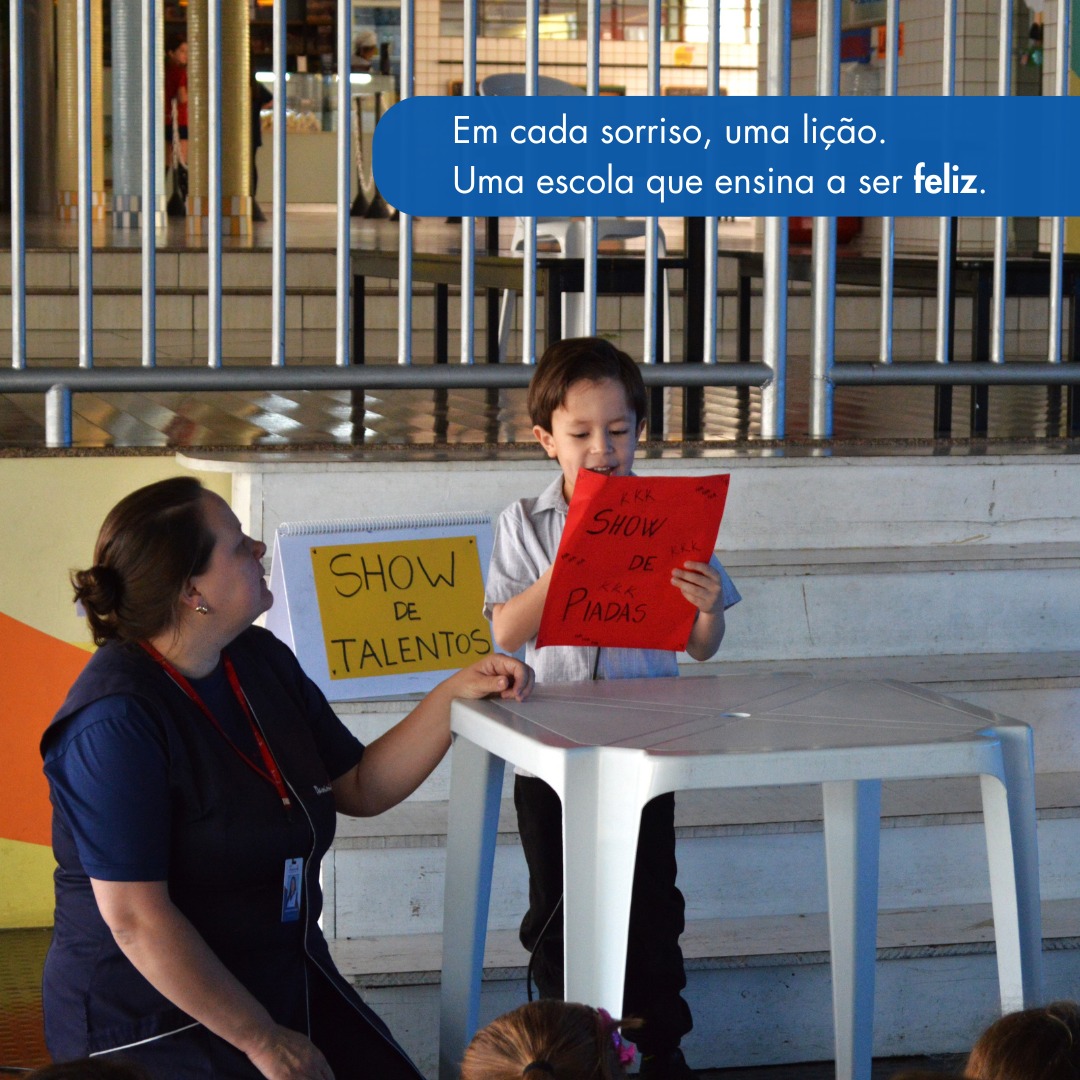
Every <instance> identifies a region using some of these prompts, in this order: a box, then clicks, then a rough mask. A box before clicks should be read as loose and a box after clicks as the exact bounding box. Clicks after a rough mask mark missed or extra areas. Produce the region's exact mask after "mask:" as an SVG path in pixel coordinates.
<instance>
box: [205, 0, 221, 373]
mask: <svg viewBox="0 0 1080 1080" xmlns="http://www.w3.org/2000/svg"><path fill="white" fill-rule="evenodd" d="M206 54H207V60H208V63H207V65H206V76H207V78H206V98H207V106H208V108H207V113H208V120H209V122H208V124H207V129H208V130H207V134H208V136H209V138H208V141H207V163H206V172H207V201H208V202H209V205H208V206H207V208H206V229H207V237H206V251H207V259H208V261H207V268H206V286H207V288H206V291H207V330H208V335H207V337H208V340H207V349H206V355H207V361H206V362H207V364H208V365H209V366H210V367H212V368H219V367H221V225H222V222H221V0H209V3H208V4H207V5H206Z"/></svg>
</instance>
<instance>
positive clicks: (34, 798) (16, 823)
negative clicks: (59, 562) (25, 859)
mask: <svg viewBox="0 0 1080 1080" xmlns="http://www.w3.org/2000/svg"><path fill="white" fill-rule="evenodd" d="M0 656H2V657H3V658H4V668H3V674H2V675H0V716H2V717H5V718H6V722H5V723H3V724H0V761H4V762H6V763H7V764H6V765H5V767H4V798H3V799H0V838H3V839H5V840H19V841H24V842H26V843H28V844H49V843H50V842H51V840H50V835H49V821H50V814H51V811H50V808H49V790H48V786H47V784H46V783H45V777H44V775H43V774H42V772H41V757H40V755H39V754H38V748H37V743H38V739H39V738H40V737H41V732H42V731H44V730H45V725H46V724H47V723H48V722H49V720H50V719H51V717H52V715H53V713H55V712H56V710H57V709H58V708H59V707H60V705H61V703H62V702H63V700H64V695H65V694H66V693H67V688H68V687H69V686H70V685H71V684H72V683H73V682H74V681H75V678H76V677H77V676H78V674H79V672H80V671H82V669H83V666H84V665H85V664H86V662H87V660H89V659H90V654H89V653H88V652H86V651H85V650H84V649H79V648H76V647H75V646H74V645H69V644H67V643H66V642H63V641H58V640H57V639H56V638H54V637H50V636H49V635H48V634H43V633H42V632H41V631H40V630H35V629H34V628H33V627H32V626H27V625H26V623H21V622H19V621H18V620H17V619H12V618H10V617H9V616H7V615H5V614H3V612H0Z"/></svg>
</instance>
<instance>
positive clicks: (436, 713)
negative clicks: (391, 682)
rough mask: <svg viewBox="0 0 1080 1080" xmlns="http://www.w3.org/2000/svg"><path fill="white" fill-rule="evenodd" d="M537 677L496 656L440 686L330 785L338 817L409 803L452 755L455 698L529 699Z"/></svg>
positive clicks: (365, 814)
mask: <svg viewBox="0 0 1080 1080" xmlns="http://www.w3.org/2000/svg"><path fill="white" fill-rule="evenodd" d="M532 685H533V671H532V668H531V667H529V665H528V664H523V663H522V662H521V661H520V660H515V659H514V658H513V657H512V656H503V655H502V654H501V653H493V654H492V655H491V656H485V657H484V658H483V659H482V660H478V661H477V662H476V663H475V664H473V665H472V666H471V667H467V668H462V670H461V671H458V672H456V673H455V674H454V675H451V676H450V678H448V679H446V680H444V681H443V682H441V683H439V685H438V686H436V687H435V689H434V690H432V691H431V692H430V693H428V694H427V695H426V696H425V697H424V699H423V700H422V701H420V702H418V703H417V705H416V708H415V709H413V711H412V712H411V713H409V715H408V716H406V717H405V719H404V720H401V721H400V722H399V723H397V724H395V725H394V726H393V727H392V728H391V729H390V730H389V731H387V732H384V733H383V734H382V735H380V736H379V737H378V738H377V739H376V740H375V741H374V742H372V743H369V744H368V746H367V748H366V749H365V750H364V756H363V757H362V758H361V759H360V762H359V764H358V765H357V766H356V767H355V768H353V769H351V770H350V771H349V772H347V773H345V774H344V775H343V776H338V777H336V778H335V779H334V780H333V781H331V783H332V786H333V789H334V806H335V807H336V808H337V810H338V813H341V814H351V815H352V816H353V817H371V816H372V815H374V814H381V813H382V812H383V811H384V810H389V809H390V807H391V806H396V805H397V804H398V803H399V802H401V800H402V799H406V798H408V797H409V796H410V795H411V794H412V793H413V792H414V791H415V790H416V789H417V788H418V787H419V786H420V784H422V783H423V782H424V780H425V779H426V778H427V777H428V776H429V775H430V773H431V770H432V769H434V768H435V766H436V765H438V764H439V762H440V761H441V760H442V757H443V755H444V754H445V753H446V751H447V750H449V749H450V704H451V702H452V701H453V700H454V698H468V699H470V700H474V701H475V700H476V699H477V698H483V697H493V696H495V695H498V696H499V697H501V698H514V699H515V700H517V701H521V700H523V699H524V698H526V697H528V695H529V692H530V691H531V690H532Z"/></svg>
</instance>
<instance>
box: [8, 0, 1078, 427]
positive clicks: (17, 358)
mask: <svg viewBox="0 0 1080 1080" xmlns="http://www.w3.org/2000/svg"><path fill="white" fill-rule="evenodd" d="M158 2H159V0H143V3H142V5H141V12H142V26H141V33H142V43H143V45H142V47H143V55H144V57H146V56H151V55H153V54H154V50H153V49H152V48H151V42H155V41H156V40H157V39H158V36H159V35H158V34H157V33H156V26H157V8H156V4H157V3H158ZM988 2H991V0H988ZM88 4H89V0H78V10H79V15H80V17H79V27H80V30H79V32H80V35H81V37H80V41H81V42H82V45H83V47H82V48H80V50H79V64H78V80H79V87H80V95H81V103H82V104H81V108H80V111H79V161H78V175H79V200H80V217H79V232H78V266H79V275H78V283H79V350H78V363H77V365H73V366H70V367H50V368H43V367H36V366H35V367H29V366H28V365H27V363H26V337H25V334H26V321H25V309H26V276H25V260H26V241H25V203H24V185H23V176H24V157H25V154H24V150H23V147H24V142H23V100H22V98H23V82H22V80H23V64H22V60H23V48H22V20H23V5H22V0H13V4H12V22H11V48H12V56H13V59H12V67H11V108H12V126H11V130H12V133H13V136H12V178H11V179H12V182H11V191H12V228H11V235H12V252H11V260H12V272H11V305H12V358H13V359H12V366H11V369H10V370H8V371H0V393H44V394H45V395H46V403H47V408H46V428H47V430H46V439H47V442H48V444H49V445H53V446H65V445H70V443H71V437H72V431H71V424H72V404H71V398H72V395H73V394H75V393H81V392H88V391H93V392H115V391H132V390H147V389H157V390H177V391H208V390H262V389H267V390H270V389H275V388H276V389H302V390H315V389H331V388H333V389H341V388H345V389H351V390H365V389H366V390H376V389H378V390H389V389H421V388H422V389H437V388H443V389H447V388H464V387H476V388H485V389H492V388H512V387H521V386H524V385H526V384H527V383H528V380H529V376H530V374H531V371H530V367H531V364H532V363H533V362H534V361H535V357H536V340H537V318H536V288H537V241H536V222H535V219H526V225H525V242H524V254H523V263H524V265H523V277H524V287H523V305H522V306H523V322H522V339H523V347H522V354H523V362H522V363H521V364H505V363H504V364H476V363H474V336H475V326H474V321H473V316H472V305H471V304H467V303H463V304H462V317H461V338H460V342H461V348H460V361H461V362H460V363H459V364H457V365H436V366H429V365H426V364H425V365H413V363H412V359H413V358H412V303H411V301H412V296H413V254H414V243H413V223H412V219H411V218H410V216H409V215H408V214H406V213H402V214H401V215H400V219H399V225H398V228H399V230H400V242H399V263H398V285H399V287H398V363H397V364H396V365H391V366H357V365H352V364H350V330H351V327H350V290H351V288H352V285H353V281H352V270H351V261H350V260H351V236H350V217H349V211H350V196H351V190H350V189H351V176H350V169H351V160H352V158H351V153H350V150H351V137H352V132H351V122H352V109H351V89H350V84H349V80H348V79H346V78H340V79H338V102H337V132H338V139H337V147H338V169H337V230H336V243H337V273H336V293H337V309H336V332H335V363H334V364H333V365H323V366H313V365H311V364H310V363H306V364H305V365H304V366H302V367H301V366H298V365H296V364H290V363H289V361H288V357H287V356H286V347H285V289H286V271H287V265H288V260H287V254H286V243H285V220H284V210H285V205H286V202H287V199H288V184H287V177H286V172H285V129H286V123H285V102H286V94H285V83H284V71H285V0H274V13H273V35H274V37H273V59H274V103H273V116H274V125H273V131H274V135H273V144H272V155H273V173H274V181H273V183H274V188H273V191H274V195H273V219H272V237H273V240H272V269H273V277H272V312H273V316H272V318H273V326H272V339H271V340H272V347H271V357H270V363H269V365H266V366H257V367H256V366H239V365H235V364H228V365H225V364H223V362H222V348H221V334H222V327H221V300H222V278H221V263H222V244H221V229H222V209H221V207H222V204H221V198H220V195H221V190H222V187H221V185H222V161H221V127H222V124H221V109H222V103H221V86H220V77H221V70H222V69H221V63H222V57H221V52H222V50H221V41H220V33H221V27H220V5H219V4H217V3H211V4H210V6H209V19H208V35H207V37H208V45H209V63H208V71H209V95H208V105H209V108H208V112H209V131H210V136H209V151H210V152H209V173H208V180H209V183H208V188H209V195H210V198H209V245H208V247H209V251H208V263H209V267H208V274H207V279H208V301H209V320H208V321H209V342H208V356H209V361H208V365H207V367H206V369H204V370H197V369H191V368H176V367H168V368H165V367H157V366H156V363H155V358H156V353H157V344H156V327H155V322H154V299H155V292H156V284H155V276H154V275H155V252H156V232H155V212H154V211H153V210H152V209H151V210H150V212H145V211H146V210H147V208H153V207H155V206H156V204H157V200H158V199H159V198H160V195H159V192H157V191H156V190H155V177H156V175H157V173H158V169H157V166H156V153H155V150H156V148H157V147H159V146H160V145H161V135H162V132H161V126H160V125H161V118H160V116H159V109H158V108H157V104H158V102H157V93H156V90H155V77H154V64H153V63H148V64H144V71H143V74H142V109H141V123H142V131H141V135H142V138H141V149H142V155H143V177H144V180H143V187H142V192H143V195H142V198H143V209H144V213H143V214H142V222H141V229H142V234H141V239H142V271H143V272H142V290H143V297H142V299H143V307H142V311H143V326H142V334H143V348H142V363H141V366H140V367H139V368H135V369H130V368H128V369H121V368H113V367H95V365H94V357H93V331H92V327H93V297H94V283H93V266H92V247H91V231H90V215H89V214H88V213H84V212H82V211H83V210H85V208H87V207H88V206H89V203H90V186H91V185H90V180H91V175H90V174H91V147H90V125H91V122H92V121H91V117H92V113H91V110H90V108H89V102H90V95H91V87H90V73H89V67H90V63H89V28H88V27H87V24H86V12H87V7H88ZM762 5H763V14H764V16H765V35H766V36H765V48H764V55H765V63H766V70H765V77H764V89H765V92H766V93H768V94H771V95H786V94H789V93H790V87H791V50H790V38H791V6H792V5H791V0H762ZM475 6H476V5H475V0H466V3H465V27H466V33H465V35H464V52H463V57H462V67H463V71H464V74H465V78H464V93H465V94H470V93H472V91H473V88H474V86H475V83H476V61H477V39H476V32H475V27H476V10H475ZM656 7H657V6H656V5H651V6H650V10H655V9H656ZM713 7H714V9H716V10H714V11H713V12H712V19H711V22H710V26H711V37H712V41H711V43H710V49H709V71H708V86H707V92H708V93H709V94H713V95H715V94H717V93H718V83H717V70H718V67H719V58H718V57H719V54H718V50H717V45H716V37H717V33H716V26H717V19H718V14H717V12H718V2H717V0H714V3H713ZM841 9H842V4H841V0H821V2H820V3H819V5H818V10H819V25H818V47H817V77H816V91H817V93H818V94H823V95H824V94H829V95H831V94H835V93H837V92H838V71H839V41H840V31H841ZM899 9H900V4H899V0H888V4H887V27H888V31H887V35H886V41H887V56H886V92H887V93H896V92H897V65H898V53H899V41H898V34H897V27H898V25H899V19H900V10H899ZM1068 9H1069V4H1068V3H1061V4H1060V5H1059V10H1058V17H1057V25H1056V30H1057V33H1056V63H1057V78H1056V80H1055V92H1056V93H1058V94H1064V93H1066V90H1067V75H1068V66H1069V65H1068V44H1069V36H1070V35H1069V26H1068ZM527 11H528V16H527V22H526V37H525V75H526V86H527V89H528V91H529V92H530V93H536V91H537V76H538V68H539V50H538V43H539V12H538V4H537V3H536V0H529V3H528V5H527ZM998 11H999V15H1000V18H999V23H1000V38H1001V41H1000V47H999V52H998V67H999V79H998V90H999V93H1002V94H1006V93H1008V92H1009V89H1010V71H1011V67H1012V52H1011V50H1012V35H1011V26H1012V20H1013V14H1014V13H1013V2H1012V0H999V3H998ZM598 13H599V4H598V2H596V0H592V2H590V4H589V20H588V50H587V63H586V76H587V79H586V82H587V92H588V93H590V94H596V93H598V92H599V84H600V26H599V19H598ZM337 20H338V36H337V65H338V70H339V71H340V72H347V71H348V70H349V62H350V52H351V41H350V36H351V35H350V26H351V21H350V20H351V0H339V4H338V12H337ZM401 27H402V55H401V86H400V96H401V97H402V98H406V97H409V96H411V95H412V94H413V92H414V39H415V12H414V9H413V0H402V4H401ZM942 40H943V45H942V71H943V76H942V88H941V89H942V93H943V94H950V93H953V92H954V90H955V56H956V40H957V15H956V0H947V2H946V3H945V5H944V15H943V37H942ZM647 56H648V61H647V66H648V87H649V91H650V92H651V93H659V89H660V82H659V80H660V26H659V17H658V14H654V16H653V17H652V18H651V20H650V24H649V46H648V50H647ZM1005 224H1006V223H1005V222H1004V219H999V220H998V221H997V222H996V223H995V249H994V255H993V297H992V304H991V312H992V323H991V328H990V338H991V342H992V347H991V357H990V360H991V363H989V364H979V363H965V364H955V363H952V362H950V352H951V348H950V341H951V336H952V322H951V320H952V304H951V299H950V298H951V297H952V295H953V286H954V282H953V281H952V279H951V274H952V267H953V265H954V261H955V255H956V228H957V226H956V222H955V221H950V220H949V219H943V220H942V221H941V222H940V226H939V243H938V258H937V281H936V298H937V332H936V341H937V347H936V355H935V358H934V360H933V361H932V362H908V361H905V362H896V361H894V358H893V349H892V338H893V333H894V328H893V318H892V299H893V293H894V275H893V263H894V256H895V231H894V224H893V221H892V219H885V220H884V222H883V239H882V245H881V274H880V280H881V302H882V315H881V341H880V350H879V359H878V361H877V362H874V363H861V362H850V361H841V362H838V361H837V358H836V349H835V311H836V296H837V268H836V232H835V221H834V220H833V219H829V218H818V219H815V221H814V232H813V242H812V256H811V260H812V272H811V295H812V322H811V327H810V329H811V353H812V355H811V384H810V396H809V400H810V435H811V436H812V437H814V438H821V439H824V438H829V437H830V436H831V435H832V433H833V432H832V422H833V390H834V388H835V387H836V386H886V385H925V386H935V387H942V388H951V387H952V386H957V385H970V386H974V387H977V388H980V392H984V391H983V388H985V387H987V386H990V385H1009V384H1027V385H1031V384H1034V385H1045V386H1060V385H1069V386H1072V385H1076V384H1080V365H1076V366H1075V367H1074V366H1072V365H1065V364H1063V363H1062V303H1061V297H1062V289H1063V232H1064V229H1063V222H1062V220H1061V219H1054V220H1053V221H1052V222H1051V252H1050V259H1049V283H1050V284H1049V304H1050V327H1049V335H1048V341H1047V360H1046V361H1045V362H1043V363H1031V362H1024V363H1022V364H1017V363H1006V362H1005V344H1004V342H1005V334H1004V319H1005V295H1006V291H1007V277H1006V275H1007V274H1008V273H1009V269H1008V263H1007V259H1006V251H1005V237H1006V232H1005ZM704 226H705V227H704V230H703V239H702V241H701V242H702V255H701V279H702V285H701V286H700V290H701V291H700V296H699V300H700V304H699V305H698V306H695V305H694V304H692V303H688V304H687V309H686V310H687V316H688V320H689V321H688V323H687V326H686V347H685V349H684V362H682V363H667V364H665V363H662V362H658V361H660V360H661V359H662V357H661V352H662V347H661V345H660V343H659V341H658V334H657V318H656V307H657V305H656V299H657V282H658V262H657V257H658V250H657V249H658V244H657V222H656V219H651V220H649V221H648V222H647V224H646V230H645V238H646V249H645V255H644V266H645V271H644V276H645V288H644V294H645V295H644V310H645V318H644V332H643V342H642V344H643V356H644V360H645V369H644V373H645V380H646V383H647V384H648V385H649V386H651V387H683V388H688V390H689V394H688V398H687V410H686V411H687V412H688V413H690V414H693V413H694V412H695V411H697V412H698V413H700V409H701V400H702V398H701V391H702V390H703V388H705V387H710V386H725V387H758V388H760V390H761V405H762V408H761V413H762V418H761V436H762V437H763V438H766V439H783V438H784V437H785V422H784V415H785V397H786V382H787V363H786V361H787V329H788V314H787V297H788V280H789V274H788V266H789V255H788V230H787V221H786V219H779V218H769V219H766V220H765V222H764V229H763V244H764V256H763V311H764V316H763V333H762V346H761V350H762V354H761V358H760V360H758V361H756V362H745V361H744V362H740V363H735V362H726V361H725V362H720V361H721V358H720V357H719V356H718V355H717V352H718V350H717V338H718V319H717V303H716V296H717V289H716V265H717V223H716V219H711V220H708V221H706V222H705V223H704ZM585 231H586V245H585V247H586V250H585V255H584V259H583V269H584V281H585V296H586V304H585V316H584V330H585V332H586V333H593V332H595V330H596V325H597V324H596V293H597V282H596V276H597V222H596V219H595V218H590V219H587V221H586V230H585ZM689 254H690V253H688V255H689ZM476 257H477V256H476V245H475V222H474V219H472V218H466V219H464V220H463V221H462V223H461V270H460V279H459V280H460V287H461V293H462V296H471V295H473V293H474V291H475V290H474V282H475V262H476ZM695 361H700V362H695ZM689 430H690V433H691V434H692V433H693V421H692V422H691V425H690V428H689Z"/></svg>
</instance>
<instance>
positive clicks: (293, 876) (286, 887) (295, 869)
mask: <svg viewBox="0 0 1080 1080" xmlns="http://www.w3.org/2000/svg"><path fill="white" fill-rule="evenodd" d="M303 894H304V860H303V859H286V860H285V883H284V884H283V885H282V890H281V921H282V922H296V921H297V920H298V919H299V918H300V901H301V900H302V898H303Z"/></svg>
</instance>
